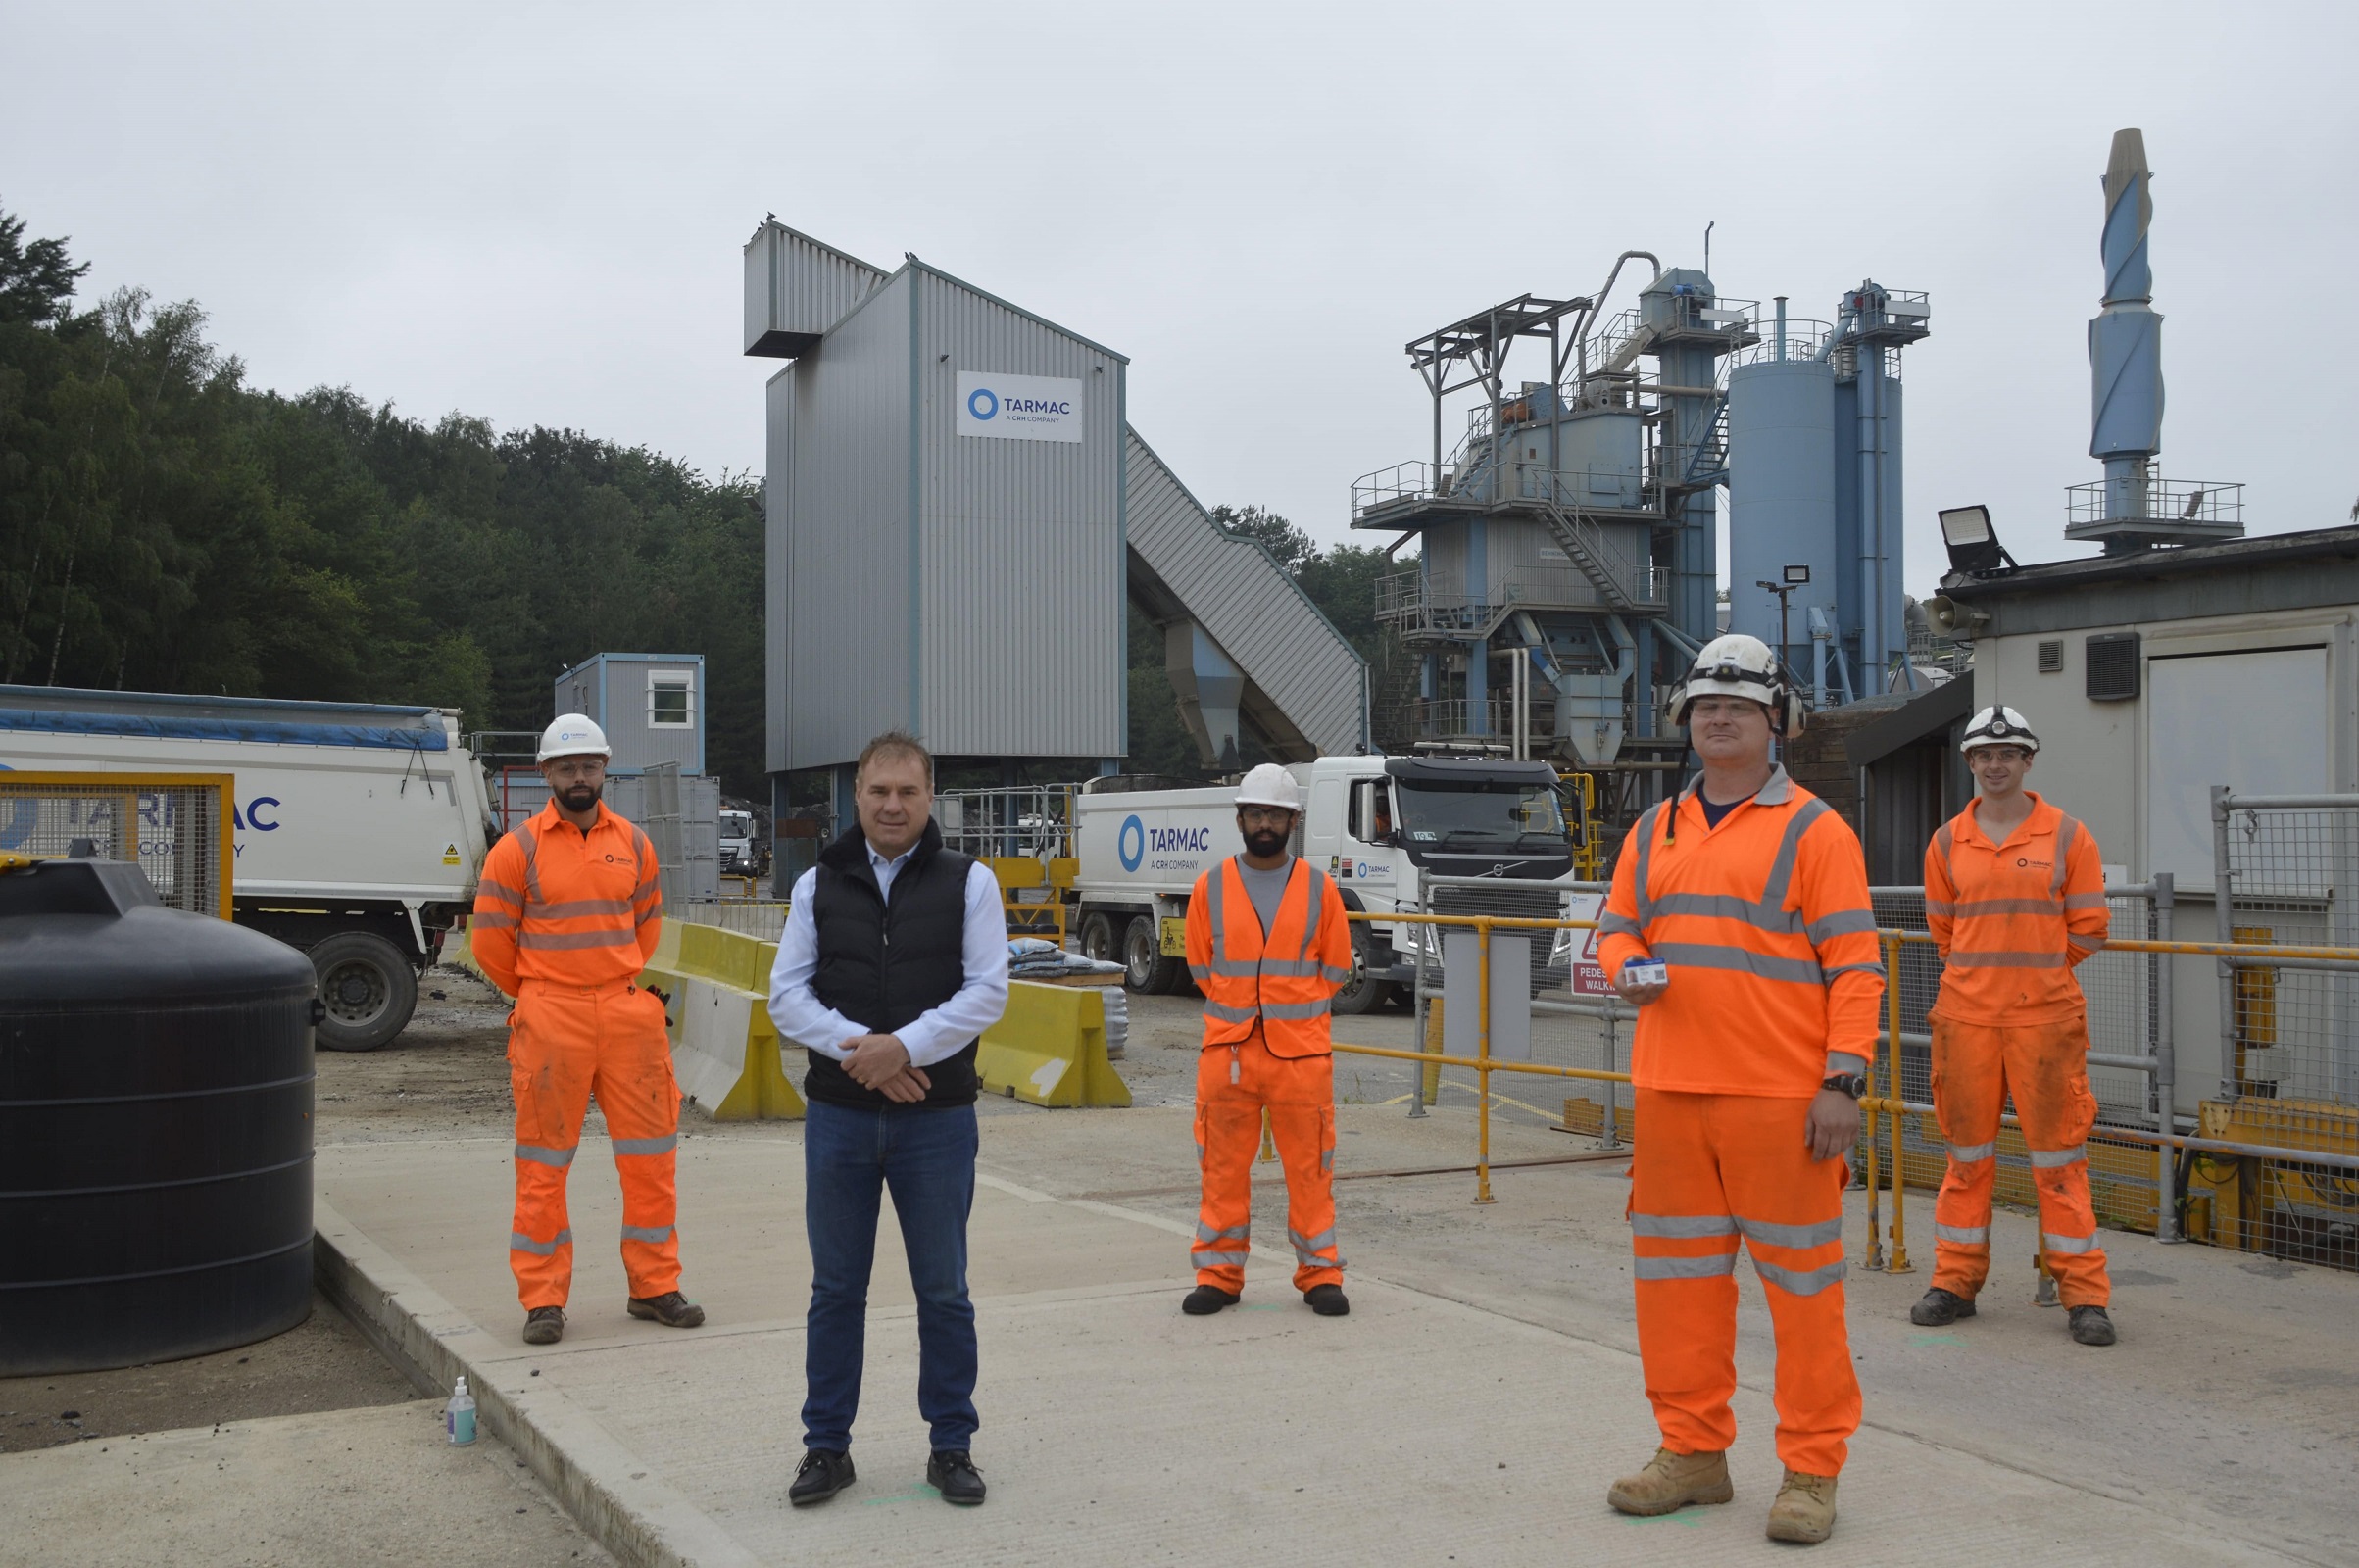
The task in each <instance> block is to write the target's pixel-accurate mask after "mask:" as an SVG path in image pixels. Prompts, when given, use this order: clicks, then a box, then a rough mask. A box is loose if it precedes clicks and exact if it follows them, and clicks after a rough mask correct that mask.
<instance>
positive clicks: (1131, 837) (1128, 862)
mask: <svg viewBox="0 0 2359 1568" xmlns="http://www.w3.org/2000/svg"><path fill="white" fill-rule="evenodd" d="M1114 853H1115V854H1116V855H1118V856H1120V857H1121V858H1122V869H1123V870H1125V871H1136V870H1137V869H1138V868H1139V862H1140V861H1141V860H1144V859H1146V858H1147V824H1146V823H1144V822H1142V821H1140V820H1139V819H1138V818H1137V817H1135V816H1126V817H1124V818H1123V819H1122V831H1121V832H1120V833H1118V834H1116V835H1115V836H1114Z"/></svg>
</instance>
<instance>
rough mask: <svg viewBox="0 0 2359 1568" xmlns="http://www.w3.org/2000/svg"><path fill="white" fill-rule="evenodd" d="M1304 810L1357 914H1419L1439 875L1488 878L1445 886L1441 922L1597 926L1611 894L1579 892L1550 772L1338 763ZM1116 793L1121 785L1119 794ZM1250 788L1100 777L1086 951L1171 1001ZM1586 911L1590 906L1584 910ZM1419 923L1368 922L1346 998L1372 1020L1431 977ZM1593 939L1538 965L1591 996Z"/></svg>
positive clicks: (1324, 764)
mask: <svg viewBox="0 0 2359 1568" xmlns="http://www.w3.org/2000/svg"><path fill="white" fill-rule="evenodd" d="M1288 771H1290V772H1292V773H1293V774H1294V775H1295V777H1296V780H1297V782H1298V783H1300V784H1301V785H1302V801H1303V810H1302V816H1301V818H1300V820H1299V822H1298V824H1297V827H1296V836H1295V842H1294V850H1295V853H1297V854H1298V855H1301V856H1302V858H1305V859H1307V860H1308V861H1309V862H1310V863H1311V864H1313V865H1315V866H1317V867H1319V868H1320V869H1321V870H1323V871H1325V872H1327V873H1328V875H1330V876H1332V877H1334V878H1335V881H1336V885H1337V889H1338V891H1339V892H1341V893H1342V895H1343V898H1344V904H1345V907H1347V908H1350V909H1353V910H1357V911H1361V912H1365V913H1367V914H1371V915H1385V914H1390V913H1393V912H1394V911H1396V910H1408V911H1412V912H1413V911H1415V909H1416V908H1417V904H1418V897H1419V892H1420V889H1421V887H1422V886H1423V885H1424V882H1425V879H1427V878H1431V877H1480V878H1483V879H1485V885H1484V886H1481V887H1462V886H1453V885H1444V886H1438V887H1434V888H1431V889H1429V890H1428V891H1429V892H1430V893H1431V894H1432V901H1431V903H1430V905H1429V908H1430V909H1431V910H1432V911H1433V912H1436V913H1465V914H1501V915H1519V916H1528V917H1536V918H1544V919H1554V918H1560V917H1562V916H1564V915H1565V914H1566V913H1567V912H1568V910H1569V911H1570V912H1571V913H1573V914H1574V915H1576V916H1577V917H1581V918H1589V917H1592V916H1593V915H1594V907H1595V904H1596V902H1597V900H1596V897H1595V895H1588V896H1581V895H1571V894H1568V892H1567V890H1566V889H1565V887H1564V886H1563V884H1566V883H1568V882H1570V881H1571V880H1572V876H1573V859H1572V854H1573V852H1572V841H1571V839H1570V837H1569V836H1568V834H1567V832H1566V830H1565V824H1564V818H1563V814H1562V812H1561V811H1560V810H1559V809H1558V806H1557V801H1556V790H1555V786H1556V777H1555V772H1554V770H1553V769H1552V768H1550V767H1549V766H1548V764H1547V763H1545V762H1512V761H1501V760H1487V759H1454V758H1452V759H1440V758H1432V759H1429V758H1423V757H1372V756H1371V757H1322V758H1320V759H1319V760H1316V761H1313V762H1300V763H1295V764H1293V765H1292V766H1291V767H1290V768H1289V769H1288ZM1109 784H1110V785H1112V786H1113V787H1111V788H1108V787H1106V786H1107V785H1109ZM1236 798H1237V791H1236V789H1235V787H1234V786H1218V787H1214V788H1209V789H1178V790H1125V789H1122V788H1120V787H1119V781H1118V780H1112V781H1100V784H1099V786H1098V787H1096V788H1092V789H1089V790H1086V791H1085V792H1084V793H1082V794H1081V795H1079V796H1077V797H1076V798H1075V801H1074V817H1075V822H1074V836H1075V851H1076V854H1077V856H1078V858H1079V859H1080V867H1079V874H1078V875H1077V877H1076V878H1075V881H1074V887H1075V890H1076V892H1077V894H1078V905H1079V907H1078V908H1077V910H1076V914H1077V915H1078V917H1079V921H1080V938H1081V941H1080V945H1081V949H1082V951H1083V952H1084V953H1086V954H1088V955H1089V956H1092V957H1099V958H1113V959H1118V960H1120V961H1121V963H1122V964H1123V965H1124V967H1125V969H1126V970H1127V971H1128V975H1127V978H1128V982H1129V984H1130V985H1131V986H1132V988H1133V989H1135V990H1141V991H1155V992H1159V991H1169V990H1171V989H1173V988H1174V987H1176V986H1178V985H1179V984H1180V983H1181V981H1182V980H1183V979H1184V977H1185V975H1186V972H1187V956H1186V952H1187V950H1186V937H1185V921H1186V916H1187V909H1188V900H1189V898H1190V896H1191V895H1192V893H1193V892H1194V890H1195V886H1196V879H1197V878H1198V876H1200V875H1202V874H1203V873H1204V871H1206V870H1208V869H1209V868H1211V867H1212V866H1214V865H1217V864H1218V863H1219V862H1220V861H1221V860H1223V859H1225V858H1229V857H1230V856H1233V855H1237V854H1239V853H1241V852H1242V851H1243V850H1244V848H1245V844H1244V840H1243V839H1242V837H1241V836H1240V835H1239V834H1238V831H1237V809H1236ZM1572 899H1579V900H1581V901H1582V902H1580V903H1578V904H1574V903H1568V900H1572ZM1423 929H1424V928H1422V927H1419V926H1418V925H1416V924H1415V923H1414V922H1410V923H1407V924H1398V923H1394V922H1390V921H1385V920H1381V919H1378V920H1371V921H1367V922H1354V923H1353V926H1352V957H1353V970H1354V973H1353V977H1352V982H1351V983H1350V984H1349V985H1348V986H1347V987H1346V988H1345V989H1344V991H1343V992H1342V993H1340V994H1339V995H1338V996H1337V998H1336V1001H1335V1010H1336V1011H1338V1012H1341V1013H1347V1014H1349V1013H1356V1012H1364V1011H1366V1010H1368V1009H1369V1008H1371V1007H1374V1006H1376V1005H1380V1004H1381V1003H1382V1002H1383V1001H1384V1000H1385V999H1386V997H1387V996H1388V995H1389V994H1391V993H1392V991H1393V990H1394V989H1395V988H1396V987H1401V986H1406V985H1409V984H1412V983H1413V982H1414V980H1415V975H1416V963H1417V954H1418V947H1417V945H1418V943H1419V941H1420V940H1421V938H1420V935H1419V933H1420V932H1421V931H1422V930H1423ZM1590 935H1592V934H1591V933H1587V932H1570V931H1566V932H1558V933H1556V935H1555V939H1554V940H1552V941H1550V942H1549V943H1548V947H1547V948H1546V950H1544V951H1545V954H1546V956H1545V957H1544V956H1543V954H1542V953H1541V952H1536V953H1535V954H1534V958H1535V960H1536V961H1535V964H1534V967H1535V969H1536V970H1538V969H1543V968H1549V969H1560V970H1565V971H1568V972H1567V976H1566V978H1567V979H1568V980H1569V981H1570V982H1572V983H1573V984H1574V986H1575V988H1576V989H1583V988H1582V987H1581V986H1580V984H1579V982H1580V980H1581V979H1582V978H1583V974H1584V972H1585V971H1586V969H1587V966H1586V965H1585V964H1583V963H1582V962H1581V961H1580V960H1581V959H1582V958H1583V957H1584V956H1586V949H1587V946H1588V944H1587V943H1586V942H1583V941H1580V940H1577V939H1581V938H1586V937H1589V936H1590Z"/></svg>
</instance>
